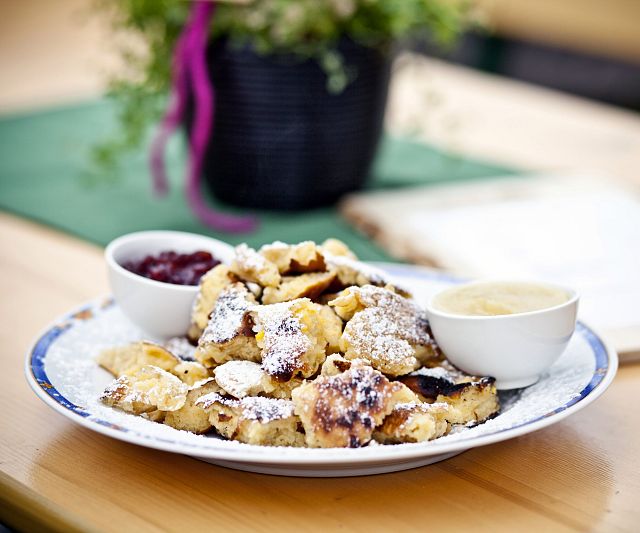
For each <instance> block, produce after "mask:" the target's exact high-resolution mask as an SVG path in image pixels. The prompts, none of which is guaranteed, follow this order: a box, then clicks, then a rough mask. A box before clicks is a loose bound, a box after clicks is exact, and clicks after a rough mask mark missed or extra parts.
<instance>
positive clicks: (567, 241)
mask: <svg viewBox="0 0 640 533" xmlns="http://www.w3.org/2000/svg"><path fill="white" fill-rule="evenodd" d="M409 225H410V226H411V228H412V230H413V231H414V233H415V235H416V238H420V235H422V236H423V237H424V238H425V239H428V241H429V243H431V244H432V245H434V246H437V247H438V248H440V249H446V250H447V255H448V257H449V258H452V259H451V261H452V263H453V264H456V265H460V266H461V268H462V269H463V270H464V271H466V272H469V273H470V274H473V275H475V276H478V277H494V278H495V277H502V278H505V277H516V278H520V277H526V278H533V279H539V280H541V281H544V280H546V281H549V282H557V283H559V284H564V285H568V286H571V287H574V288H576V289H577V290H578V291H579V292H580V293H581V296H582V298H581V302H580V316H581V317H582V318H583V319H585V320H587V321H589V322H590V323H592V324H594V325H595V326H598V327H601V328H622V327H627V326H632V325H640V202H638V201H636V200H635V199H634V198H633V197H632V196H630V195H627V194H625V193H623V192H618V191H616V190H613V191H609V190H603V191H601V192H598V193H595V192H588V193H579V192H576V194H575V195H571V196H560V197H551V198H536V199H532V200H513V201H506V202H496V203H491V204H484V205H481V206H473V207H468V206H467V207H460V208H447V209H446V210H442V211H434V210H430V211H429V212H425V213H420V212H415V211H414V212H413V213H411V214H410V216H409Z"/></svg>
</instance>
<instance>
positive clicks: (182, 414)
mask: <svg viewBox="0 0 640 533" xmlns="http://www.w3.org/2000/svg"><path fill="white" fill-rule="evenodd" d="M211 392H222V391H221V389H220V387H219V386H218V384H217V383H216V382H215V380H214V379H213V378H209V379H207V380H205V381H201V382H199V383H197V384H196V385H194V386H193V387H190V388H189V392H188V393H187V398H186V400H185V402H184V405H183V406H182V407H181V408H180V409H178V410H177V411H169V412H167V413H165V417H164V423H165V424H166V425H167V426H171V427H172V428H175V429H179V430H181V431H191V432H192V433H197V434H199V435H200V434H203V433H207V432H208V431H209V430H210V429H211V428H212V426H211V422H209V414H208V413H207V412H206V411H205V410H204V409H203V408H202V407H200V406H199V405H196V401H197V400H198V399H199V398H200V397H202V396H204V395H205V394H209V393H211Z"/></svg>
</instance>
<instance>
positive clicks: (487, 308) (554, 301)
mask: <svg viewBox="0 0 640 533" xmlns="http://www.w3.org/2000/svg"><path fill="white" fill-rule="evenodd" d="M569 298H570V295H569V293H568V292H567V291H564V290H562V289H558V288H555V287H550V286H548V285H539V284H536V283H515V282H498V281H496V282H486V283H473V284H469V285H463V286H460V287H454V288H452V289H447V290H445V291H443V292H441V293H440V294H438V295H437V296H436V297H435V298H434V299H433V301H432V303H431V305H432V307H433V308H434V309H437V310H440V311H444V312H445V313H452V314H455V315H467V316H495V315H514V314H518V313H528V312H529V311H538V310H540V309H547V308H549V307H555V306H556V305H560V304H563V303H565V302H566V301H568V300H569Z"/></svg>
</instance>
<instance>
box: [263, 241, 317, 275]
mask: <svg viewBox="0 0 640 533" xmlns="http://www.w3.org/2000/svg"><path fill="white" fill-rule="evenodd" d="M260 253H261V254H262V255H263V256H264V257H265V258H266V259H267V260H268V261H270V262H271V263H273V264H275V265H276V266H277V267H278V271H279V272H280V273H281V274H296V273H297V274H300V273H304V272H323V271H324V270H326V264H325V262H324V256H323V255H322V252H321V251H320V248H319V247H318V246H316V244H315V243H314V242H312V241H304V242H301V243H299V244H285V243H284V242H280V241H276V242H274V243H272V244H265V245H264V246H263V247H262V248H260Z"/></svg>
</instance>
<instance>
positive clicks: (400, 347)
mask: <svg viewBox="0 0 640 533" xmlns="http://www.w3.org/2000/svg"><path fill="white" fill-rule="evenodd" d="M349 290H350V291H351V292H352V293H353V295H354V297H356V298H357V299H358V300H359V302H360V303H361V304H362V305H364V306H365V309H363V310H361V311H358V312H356V314H355V315H354V316H353V318H352V319H351V320H350V321H349V322H348V324H347V327H346V328H345V331H344V335H343V337H344V339H345V340H346V341H347V342H348V343H349V345H350V346H351V351H353V352H354V353H356V354H358V355H359V356H362V357H365V358H371V359H372V360H373V361H378V362H382V364H383V368H382V369H383V370H384V371H390V370H392V369H395V368H400V369H403V368H409V369H411V367H412V366H413V367H414V368H415V366H417V361H416V359H415V357H414V354H415V350H414V348H413V346H415V345H423V346H424V345H432V344H433V340H432V339H431V337H430V335H429V332H428V331H429V330H428V321H427V317H426V314H425V312H424V311H423V310H422V309H420V308H419V307H418V306H417V305H416V304H415V303H414V302H412V301H411V300H408V299H406V298H403V297H402V296H400V295H398V294H395V293H393V292H392V291H389V290H387V289H383V288H380V287H375V286H373V285H365V286H364V287H351V288H350V289H349ZM394 373H395V372H394ZM401 373H404V372H401Z"/></svg>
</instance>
